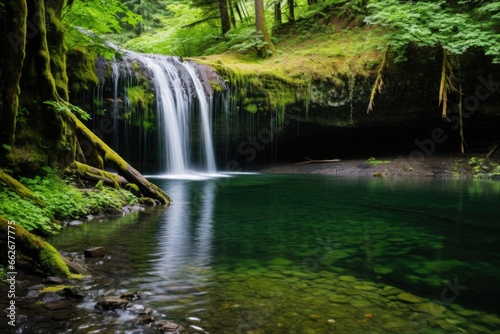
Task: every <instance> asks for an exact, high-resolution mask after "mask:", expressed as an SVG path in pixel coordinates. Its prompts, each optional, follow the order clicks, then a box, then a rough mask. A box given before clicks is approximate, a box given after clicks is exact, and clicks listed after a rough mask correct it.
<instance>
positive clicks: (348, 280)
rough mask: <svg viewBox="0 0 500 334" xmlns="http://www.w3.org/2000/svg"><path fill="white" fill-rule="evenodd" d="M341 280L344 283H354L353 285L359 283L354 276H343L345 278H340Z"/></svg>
mask: <svg viewBox="0 0 500 334" xmlns="http://www.w3.org/2000/svg"><path fill="white" fill-rule="evenodd" d="M339 280H341V281H344V282H352V283H354V282H357V281H358V280H357V278H356V277H354V276H350V275H343V276H340V277H339Z"/></svg>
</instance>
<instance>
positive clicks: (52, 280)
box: [44, 276, 63, 284]
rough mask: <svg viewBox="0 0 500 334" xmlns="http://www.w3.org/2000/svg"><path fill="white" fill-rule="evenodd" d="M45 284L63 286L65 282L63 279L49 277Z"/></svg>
mask: <svg viewBox="0 0 500 334" xmlns="http://www.w3.org/2000/svg"><path fill="white" fill-rule="evenodd" d="M44 282H45V283H49V284H61V283H62V282H63V279H62V278H60V277H56V276H47V277H46V278H45V280H44Z"/></svg>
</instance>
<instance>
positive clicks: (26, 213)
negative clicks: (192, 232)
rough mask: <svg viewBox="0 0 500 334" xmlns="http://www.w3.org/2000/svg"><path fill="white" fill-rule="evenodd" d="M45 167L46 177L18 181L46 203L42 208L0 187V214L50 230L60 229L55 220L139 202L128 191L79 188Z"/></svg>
mask: <svg viewBox="0 0 500 334" xmlns="http://www.w3.org/2000/svg"><path fill="white" fill-rule="evenodd" d="M44 170H45V172H46V173H47V174H46V175H45V176H35V177H33V178H21V180H20V181H21V183H23V184H24V185H25V186H27V187H28V188H29V189H30V190H32V191H33V193H34V195H36V196H37V197H39V198H40V199H42V200H43V201H44V202H45V203H46V206H45V207H43V208H42V207H39V206H37V205H36V204H34V203H33V202H32V201H30V200H27V199H24V198H22V197H21V196H19V195H18V194H17V193H16V192H14V191H13V190H11V189H10V188H8V187H3V186H2V187H0V213H1V214H2V215H3V216H5V218H7V219H9V220H14V221H15V222H16V223H18V224H20V225H21V226H23V227H24V228H25V229H27V230H28V231H33V230H38V231H41V232H45V233H53V232H55V231H57V230H58V229H59V228H60V225H59V224H58V223H57V222H56V221H55V220H54V219H56V220H63V219H79V218H81V217H84V216H86V215H88V214H90V213H92V214H98V213H100V212H104V211H108V210H109V208H114V209H115V211H117V212H118V210H120V209H121V207H122V206H124V205H127V204H132V205H134V204H138V199H137V197H135V196H134V195H133V194H132V193H130V192H129V191H127V190H124V189H110V188H108V187H100V188H93V189H85V190H80V189H78V188H76V187H75V186H74V185H72V184H71V183H69V182H68V181H64V180H62V179H61V178H59V177H58V176H57V175H56V174H55V173H54V172H53V171H52V169H51V168H49V167H44Z"/></svg>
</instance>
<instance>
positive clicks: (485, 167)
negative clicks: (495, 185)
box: [468, 157, 500, 178]
mask: <svg viewBox="0 0 500 334" xmlns="http://www.w3.org/2000/svg"><path fill="white" fill-rule="evenodd" d="M468 165H469V167H470V168H471V169H472V173H473V175H474V177H478V178H490V177H494V176H499V175H500V165H499V164H497V163H496V162H493V161H491V160H488V159H486V158H479V157H472V158H470V159H469V162H468Z"/></svg>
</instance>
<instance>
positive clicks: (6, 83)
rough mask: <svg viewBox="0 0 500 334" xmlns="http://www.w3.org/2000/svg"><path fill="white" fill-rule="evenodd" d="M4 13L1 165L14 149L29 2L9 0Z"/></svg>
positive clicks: (1, 82)
mask: <svg viewBox="0 0 500 334" xmlns="http://www.w3.org/2000/svg"><path fill="white" fill-rule="evenodd" d="M4 9H5V11H4V12H3V13H0V17H2V16H4V18H5V23H4V24H5V27H10V31H9V32H6V33H5V34H2V36H1V37H0V38H1V40H0V44H1V48H2V49H1V54H3V55H4V57H5V59H4V61H3V64H2V66H1V69H0V78H2V80H0V85H1V86H0V91H1V93H2V99H1V105H0V164H5V165H10V164H11V163H12V161H11V159H10V158H9V152H10V151H11V149H12V147H14V141H15V131H16V117H17V109H18V107H19V81H20V79H21V71H22V69H23V62H24V57H25V45H26V18H27V16H28V7H27V4H26V1H19V0H8V1H7V2H6V3H5V8H4Z"/></svg>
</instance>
